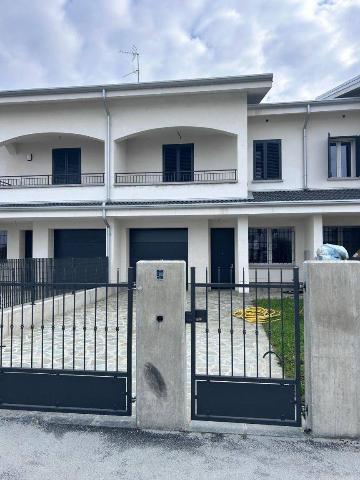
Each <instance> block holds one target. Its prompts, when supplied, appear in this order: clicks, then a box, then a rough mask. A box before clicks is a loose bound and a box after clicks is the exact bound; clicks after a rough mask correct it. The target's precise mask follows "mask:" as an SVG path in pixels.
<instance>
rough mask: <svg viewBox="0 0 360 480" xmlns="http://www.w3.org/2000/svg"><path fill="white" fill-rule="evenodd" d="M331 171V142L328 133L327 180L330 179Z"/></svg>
mask: <svg viewBox="0 0 360 480" xmlns="http://www.w3.org/2000/svg"><path fill="white" fill-rule="evenodd" d="M332 176H333V175H332V171H331V141H330V133H328V178H331V177H332Z"/></svg>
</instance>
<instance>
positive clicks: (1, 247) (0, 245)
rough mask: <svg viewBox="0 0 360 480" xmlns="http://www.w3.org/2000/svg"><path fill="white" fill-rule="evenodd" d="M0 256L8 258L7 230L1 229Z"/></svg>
mask: <svg viewBox="0 0 360 480" xmlns="http://www.w3.org/2000/svg"><path fill="white" fill-rule="evenodd" d="M0 258H1V259H4V258H7V231H6V230H1V231H0Z"/></svg>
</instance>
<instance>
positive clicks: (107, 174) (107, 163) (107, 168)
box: [102, 88, 111, 202]
mask: <svg viewBox="0 0 360 480" xmlns="http://www.w3.org/2000/svg"><path fill="white" fill-rule="evenodd" d="M102 98H103V102H104V108H105V114H106V138H105V187H106V202H108V201H109V200H110V138H111V135H110V133H111V132H110V127H111V122H110V120H111V117H110V110H109V106H108V103H107V100H106V90H105V88H103V91H102Z"/></svg>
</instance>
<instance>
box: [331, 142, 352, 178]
mask: <svg viewBox="0 0 360 480" xmlns="http://www.w3.org/2000/svg"><path fill="white" fill-rule="evenodd" d="M359 176H360V138H359V137H353V138H351V137H339V138H332V137H330V135H329V140H328V177H329V178H351V177H359Z"/></svg>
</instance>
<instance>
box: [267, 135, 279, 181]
mask: <svg viewBox="0 0 360 480" xmlns="http://www.w3.org/2000/svg"><path fill="white" fill-rule="evenodd" d="M266 148H267V151H266V178H267V179H269V180H275V179H280V178H281V173H280V142H279V141H269V142H267V143H266Z"/></svg>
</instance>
